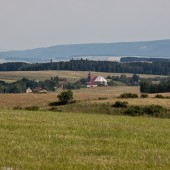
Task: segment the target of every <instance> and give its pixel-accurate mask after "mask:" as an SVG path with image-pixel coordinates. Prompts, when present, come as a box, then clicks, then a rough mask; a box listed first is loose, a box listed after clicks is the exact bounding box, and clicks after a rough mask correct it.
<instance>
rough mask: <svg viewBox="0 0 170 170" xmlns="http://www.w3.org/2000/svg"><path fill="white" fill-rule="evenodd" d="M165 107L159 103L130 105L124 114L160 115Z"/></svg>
mask: <svg viewBox="0 0 170 170" xmlns="http://www.w3.org/2000/svg"><path fill="white" fill-rule="evenodd" d="M163 112H165V109H164V108H163V107H162V106H159V105H149V106H130V107H129V108H128V109H127V110H126V111H125V114H127V115H130V116H142V115H149V116H154V117H162V114H163Z"/></svg>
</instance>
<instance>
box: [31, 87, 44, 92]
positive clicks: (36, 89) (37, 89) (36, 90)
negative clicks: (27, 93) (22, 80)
mask: <svg viewBox="0 0 170 170" xmlns="http://www.w3.org/2000/svg"><path fill="white" fill-rule="evenodd" d="M33 92H34V93H47V90H45V89H43V88H41V87H35V88H34V89H33Z"/></svg>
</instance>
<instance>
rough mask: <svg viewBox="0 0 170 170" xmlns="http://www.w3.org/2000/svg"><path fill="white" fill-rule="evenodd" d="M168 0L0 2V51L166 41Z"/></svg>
mask: <svg viewBox="0 0 170 170" xmlns="http://www.w3.org/2000/svg"><path fill="white" fill-rule="evenodd" d="M169 17H170V0H0V50H3V49H7V50H9V49H27V48H36V47H45V46H51V45H58V44H72V43H74V44H77V43H93V42H120V41H141V40H156V39H170V19H169Z"/></svg>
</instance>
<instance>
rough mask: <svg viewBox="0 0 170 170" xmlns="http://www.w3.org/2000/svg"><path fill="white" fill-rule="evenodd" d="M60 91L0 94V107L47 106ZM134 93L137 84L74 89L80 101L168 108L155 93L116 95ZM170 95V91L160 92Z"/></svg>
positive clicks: (75, 95) (43, 107)
mask: <svg viewBox="0 0 170 170" xmlns="http://www.w3.org/2000/svg"><path fill="white" fill-rule="evenodd" d="M61 91H62V89H58V90H57V92H53V93H47V94H36V93H34V94H26V93H22V94H0V101H1V102H0V108H13V107H16V106H20V107H27V106H39V107H40V108H41V109H46V108H48V107H49V103H52V102H55V101H57V95H58V94H59V93H60V92H61ZM124 92H125V93H128V92H131V93H136V94H138V95H139V96H140V90H139V87H138V86H114V87H97V88H82V89H79V90H74V91H73V94H74V99H75V100H77V101H82V102H90V103H107V102H110V103H114V102H116V101H117V100H121V101H127V102H128V103H129V104H130V105H151V104H155V105H161V106H163V107H166V108H170V105H169V102H170V99H158V98H154V96H155V95H156V94H150V95H149V98H137V99H118V98H117V97H118V96H119V95H120V94H122V93H124ZM161 95H164V96H170V93H164V94H161ZM98 98H107V100H98Z"/></svg>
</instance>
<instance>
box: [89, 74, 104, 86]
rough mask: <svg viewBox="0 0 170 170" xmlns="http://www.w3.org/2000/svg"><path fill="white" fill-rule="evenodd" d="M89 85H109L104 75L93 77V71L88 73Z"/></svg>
mask: <svg viewBox="0 0 170 170" xmlns="http://www.w3.org/2000/svg"><path fill="white" fill-rule="evenodd" d="M86 84H87V87H97V86H107V80H106V79H105V78H103V77H102V76H95V77H93V78H92V77H91V73H90V72H89V74H88V82H87V83H86Z"/></svg>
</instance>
